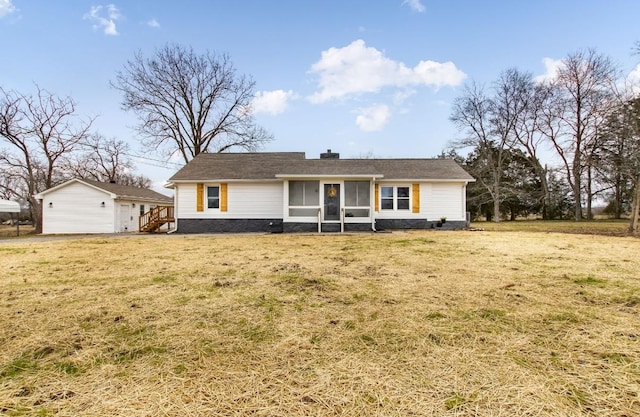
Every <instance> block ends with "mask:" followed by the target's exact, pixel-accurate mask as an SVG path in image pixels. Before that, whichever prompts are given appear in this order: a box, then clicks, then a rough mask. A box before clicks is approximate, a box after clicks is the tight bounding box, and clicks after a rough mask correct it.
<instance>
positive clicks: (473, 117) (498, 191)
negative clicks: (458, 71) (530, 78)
mask: <svg viewBox="0 0 640 417" xmlns="http://www.w3.org/2000/svg"><path fill="white" fill-rule="evenodd" d="M493 93H494V95H493V96H491V97H489V96H487V95H486V94H485V93H484V91H483V89H482V88H480V87H478V86H477V85H476V84H474V83H472V84H471V85H469V86H467V87H466V88H465V92H464V94H463V95H462V96H461V97H458V98H457V99H456V101H455V102H454V105H453V112H452V114H451V116H450V120H451V121H453V122H454V123H455V124H456V125H457V126H458V128H459V129H460V130H462V131H464V132H465V137H464V138H463V139H462V140H460V141H458V143H457V144H455V145H454V146H456V147H458V148H465V147H472V148H474V149H475V150H476V151H477V152H478V157H479V158H480V160H482V161H484V163H482V164H480V165H479V166H480V167H481V168H482V170H483V172H482V173H480V172H479V173H478V174H479V175H477V176H476V179H477V180H478V181H479V182H481V183H482V184H483V185H484V186H485V187H486V189H487V191H488V192H489V194H490V195H491V199H492V200H493V212H494V217H493V219H494V221H495V222H499V221H500V204H501V203H502V201H503V200H504V198H505V197H506V195H504V193H503V186H502V178H503V175H504V166H505V161H506V159H507V152H508V151H509V150H510V149H511V148H512V147H513V146H514V144H515V137H516V136H515V134H514V130H515V129H516V127H517V125H518V120H519V119H520V118H521V114H522V113H523V112H524V111H525V109H526V106H527V99H528V96H527V95H526V83H525V82H524V81H523V75H522V74H521V73H519V72H518V71H517V70H515V69H509V70H507V71H504V72H503V73H502V74H501V75H500V78H499V79H498V80H497V81H496V82H495V83H494V85H493Z"/></svg>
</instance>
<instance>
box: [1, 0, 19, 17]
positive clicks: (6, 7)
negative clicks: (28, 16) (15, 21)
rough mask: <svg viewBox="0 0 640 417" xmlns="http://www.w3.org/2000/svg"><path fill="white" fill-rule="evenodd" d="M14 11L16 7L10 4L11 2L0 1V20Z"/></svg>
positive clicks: (6, 0) (9, 0)
mask: <svg viewBox="0 0 640 417" xmlns="http://www.w3.org/2000/svg"><path fill="white" fill-rule="evenodd" d="M15 11H16V6H14V5H13V4H12V3H11V0H0V18H3V17H5V16H7V15H10V14H11V13H13V12H15Z"/></svg>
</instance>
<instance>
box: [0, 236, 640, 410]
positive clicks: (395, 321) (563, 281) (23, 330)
mask: <svg viewBox="0 0 640 417" xmlns="http://www.w3.org/2000/svg"><path fill="white" fill-rule="evenodd" d="M541 232H542V231H540V230H536V231H533V230H532V231H518V232H514V231H507V230H502V231H500V232H499V233H497V232H495V231H477V232H443V231H425V232H406V233H392V234H379V235H372V234H362V235H317V236H305V235H265V236H179V235H172V236H165V237H131V238H127V239H105V238H104V237H101V238H99V239H92V238H89V239H86V238H85V239H77V238H72V239H70V240H61V241H31V240H29V241H20V240H11V241H6V242H0V260H1V262H2V269H0V317H2V320H0V346H2V349H0V414H2V415H7V416H32V415H41V416H49V415H51V416H54V415H55V416H148V415H154V416H229V415H231V416H234V415H236V416H244V415H256V416H407V415H416V416H421V415H438V416H461V415H474V416H513V415H537V416H558V415H564V416H578V415H592V416H620V415H634V414H637V410H638V409H640V395H639V394H638V393H639V392H640V330H638V329H640V301H639V300H640V281H639V280H638V271H640V259H639V258H638V256H637V254H638V249H640V240H638V239H634V238H629V237H613V236H602V235H592V234H568V233H564V232H563V233H555V232H548V231H547V232H545V233H541Z"/></svg>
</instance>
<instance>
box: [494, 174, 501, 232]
mask: <svg viewBox="0 0 640 417" xmlns="http://www.w3.org/2000/svg"><path fill="white" fill-rule="evenodd" d="M493 222H494V223H500V181H499V180H498V178H495V179H494V182H493Z"/></svg>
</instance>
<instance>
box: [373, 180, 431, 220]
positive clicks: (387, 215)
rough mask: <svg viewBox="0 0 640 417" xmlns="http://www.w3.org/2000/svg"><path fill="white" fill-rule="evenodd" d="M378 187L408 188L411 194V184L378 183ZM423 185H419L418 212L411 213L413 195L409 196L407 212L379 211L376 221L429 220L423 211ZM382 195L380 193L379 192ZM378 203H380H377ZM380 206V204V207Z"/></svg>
mask: <svg viewBox="0 0 640 417" xmlns="http://www.w3.org/2000/svg"><path fill="white" fill-rule="evenodd" d="M378 185H379V186H380V187H390V186H398V187H409V192H410V193H412V192H413V191H412V188H413V183H411V182H391V181H390V182H378ZM424 191H425V184H420V212H419V213H414V212H413V194H410V197H409V210H380V211H377V212H376V216H375V217H376V218H377V219H427V220H431V218H430V217H428V215H427V213H426V210H425V194H424ZM380 193H382V192H380ZM378 198H380V196H378ZM378 202H379V203H380V201H378ZM381 206H382V204H381V203H380V206H379V207H381Z"/></svg>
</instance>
